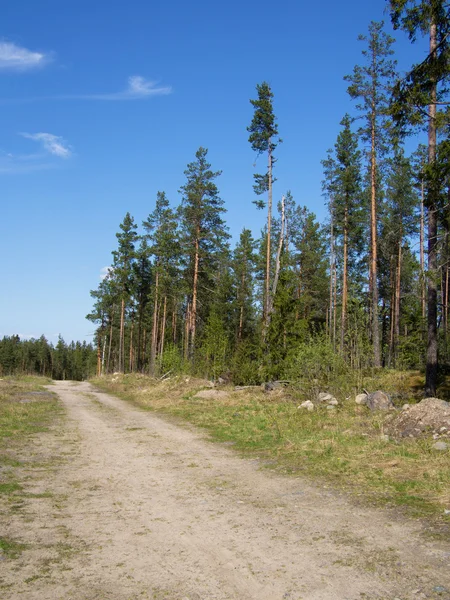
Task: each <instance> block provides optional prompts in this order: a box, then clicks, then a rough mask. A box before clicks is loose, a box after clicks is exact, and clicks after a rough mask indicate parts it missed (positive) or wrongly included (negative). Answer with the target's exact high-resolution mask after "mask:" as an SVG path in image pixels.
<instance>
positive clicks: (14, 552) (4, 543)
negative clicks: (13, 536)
mask: <svg viewBox="0 0 450 600" xmlns="http://www.w3.org/2000/svg"><path fill="white" fill-rule="evenodd" d="M25 548H26V545H25V544H22V543H19V542H16V541H14V540H10V539H8V538H2V537H0V556H1V555H3V556H6V557H7V558H18V557H19V556H20V555H21V554H22V551H23V550H25Z"/></svg>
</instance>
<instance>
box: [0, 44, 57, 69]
mask: <svg viewBox="0 0 450 600" xmlns="http://www.w3.org/2000/svg"><path fill="white" fill-rule="evenodd" d="M50 60H51V56H50V55H49V54H44V53H43V52H33V51H31V50H28V49H27V48H22V47H21V46H17V45H16V44H14V43H12V42H1V41H0V69H3V70H11V71H28V70H30V69H37V68H40V67H43V66H44V65H45V64H47V63H48V62H50Z"/></svg>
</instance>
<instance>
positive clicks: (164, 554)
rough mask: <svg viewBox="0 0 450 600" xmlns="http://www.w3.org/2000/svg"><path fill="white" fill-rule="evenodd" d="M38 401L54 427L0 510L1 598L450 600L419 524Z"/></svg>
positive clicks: (225, 451) (107, 408)
mask: <svg viewBox="0 0 450 600" xmlns="http://www.w3.org/2000/svg"><path fill="white" fill-rule="evenodd" d="M49 389H50V390H52V391H54V392H55V393H56V394H57V396H58V397H59V399H60V402H61V403H62V405H63V407H64V412H65V414H63V415H60V416H58V417H57V418H55V419H54V421H53V425H52V426H50V427H48V428H47V431H41V432H35V433H33V435H32V436H30V437H29V439H28V441H27V446H26V452H27V455H28V456H29V457H30V460H33V461H34V464H33V465H32V466H31V465H30V466H27V462H26V461H25V462H20V463H19V462H18V463H17V466H16V467H15V476H16V477H17V486H18V489H19V487H20V489H21V492H20V495H18V496H17V497H15V495H14V490H12V494H11V495H7V496H2V497H0V511H1V514H2V521H3V531H2V534H1V535H2V536H4V540H8V544H9V546H8V551H5V552H4V553H3V555H0V595H1V597H2V598H3V599H5V600H6V599H18V598H21V599H39V600H47V599H48V600H57V599H64V600H66V599H74V600H78V599H83V600H84V599H86V600H94V599H99V600H100V599H116V600H126V599H138V598H146V599H154V600H162V599H166V600H213V599H218V600H233V599H236V600H300V599H304V600H316V599H317V600H319V599H320V600H331V599H333V600H341V599H342V600H344V599H348V600H356V599H363V598H364V599H366V600H367V599H386V600H388V599H389V600H394V599H401V600H409V599H416V598H421V599H424V598H430V599H431V598H444V599H446V600H449V599H450V572H449V569H448V565H449V562H450V541H449V540H448V539H447V540H445V539H440V538H434V537H429V536H428V537H427V536H426V535H425V534H424V530H423V527H422V525H421V523H420V522H419V521H416V520H408V519H405V518H404V517H402V516H399V515H397V516H395V515H393V514H392V512H387V511H385V510H382V509H380V508H374V507H368V506H367V505H364V504H362V503H358V502H357V501H356V500H352V499H351V498H350V497H348V496H347V495H346V493H344V492H342V491H339V490H338V489H334V488H333V487H331V486H326V487H325V486H323V485H321V484H320V485H319V484H314V483H312V482H311V481H310V480H309V479H307V478H305V477H301V476H300V477H298V476H295V477H290V478H287V477H284V476H282V475H280V474H279V473H277V472H276V471H275V470H273V471H271V470H270V464H269V465H268V464H266V463H267V460H266V459H265V458H264V457H263V458H261V457H260V458H258V457H257V456H255V455H254V456H253V457H252V458H251V459H250V458H242V457H239V456H237V455H236V453H235V452H234V451H233V449H231V448H229V447H227V446H226V445H225V444H219V443H212V442H211V441H209V440H208V439H206V437H205V434H204V432H202V431H199V430H198V429H195V428H193V427H191V426H188V425H183V426H181V425H180V424H178V423H174V422H173V420H170V419H168V418H166V417H161V416H158V415H155V414H154V413H150V412H148V411H144V410H142V409H141V408H139V407H137V406H134V405H133V404H130V403H129V402H126V401H124V400H121V399H118V398H116V397H113V396H111V395H108V394H106V393H104V392H99V391H97V390H96V388H94V387H93V386H92V385H90V384H89V383H86V382H83V383H75V382H55V383H54V385H52V386H50V387H49ZM39 464H40V465H41V466H40V467H39ZM263 467H264V468H263ZM18 494H19V492H18ZM0 540H1V538H0ZM5 548H6V546H5Z"/></svg>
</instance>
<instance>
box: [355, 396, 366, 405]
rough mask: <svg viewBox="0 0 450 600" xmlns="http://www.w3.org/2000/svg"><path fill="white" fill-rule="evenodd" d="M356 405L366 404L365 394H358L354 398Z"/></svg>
mask: <svg viewBox="0 0 450 600" xmlns="http://www.w3.org/2000/svg"><path fill="white" fill-rule="evenodd" d="M355 402H356V404H365V403H366V402H367V394H358V395H357V396H356V398H355Z"/></svg>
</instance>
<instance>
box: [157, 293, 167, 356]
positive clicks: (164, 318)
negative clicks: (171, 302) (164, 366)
mask: <svg viewBox="0 0 450 600" xmlns="http://www.w3.org/2000/svg"><path fill="white" fill-rule="evenodd" d="M166 316H167V296H164V307H163V316H162V323H161V342H160V345H159V358H160V364H161V363H162V359H163V353H164V338H165V335H166Z"/></svg>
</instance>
